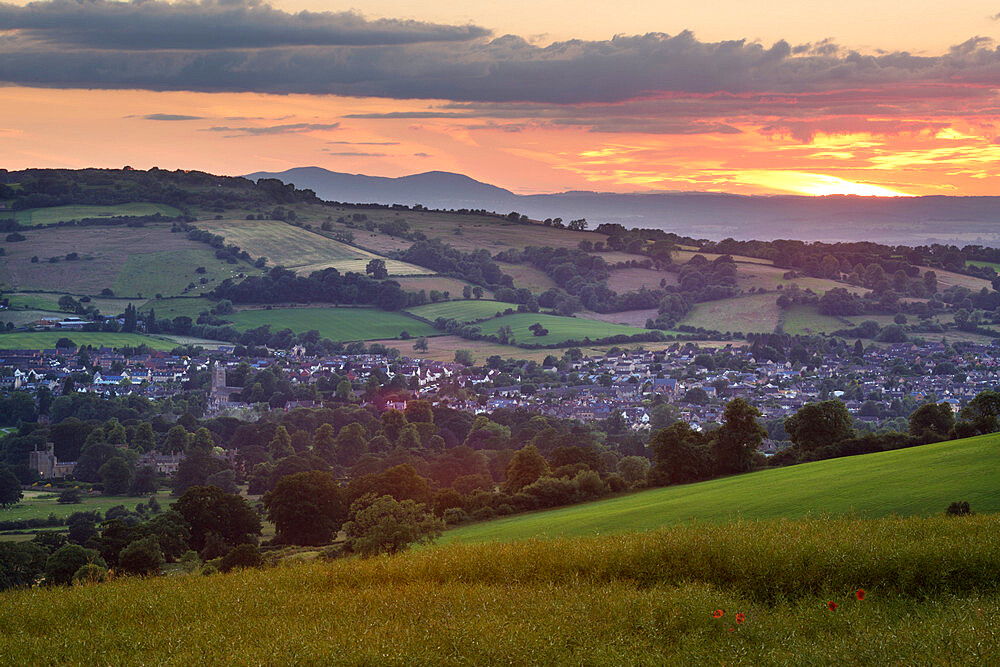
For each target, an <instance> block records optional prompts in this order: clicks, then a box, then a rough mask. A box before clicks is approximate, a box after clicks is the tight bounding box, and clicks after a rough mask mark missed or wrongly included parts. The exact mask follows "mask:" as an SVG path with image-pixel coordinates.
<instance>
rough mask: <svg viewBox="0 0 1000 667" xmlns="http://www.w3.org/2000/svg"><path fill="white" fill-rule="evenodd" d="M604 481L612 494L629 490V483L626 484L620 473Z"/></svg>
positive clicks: (609, 476)
mask: <svg viewBox="0 0 1000 667" xmlns="http://www.w3.org/2000/svg"><path fill="white" fill-rule="evenodd" d="M604 481H605V483H606V484H607V485H608V490H609V491H611V493H621V492H622V491H624V490H625V489H627V488H628V482H626V481H625V479H624V478H623V477H622V476H621V475H619V474H618V473H614V474H612V475H608V478H607V479H606V480H604Z"/></svg>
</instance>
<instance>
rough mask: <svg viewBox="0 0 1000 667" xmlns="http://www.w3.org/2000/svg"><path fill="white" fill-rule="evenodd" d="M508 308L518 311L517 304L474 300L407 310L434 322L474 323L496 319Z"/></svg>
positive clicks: (442, 302) (445, 302)
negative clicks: (489, 318)
mask: <svg viewBox="0 0 1000 667" xmlns="http://www.w3.org/2000/svg"><path fill="white" fill-rule="evenodd" d="M508 308H513V309H514V310H517V304H513V303H506V302H503V301H485V300H483V301H479V300H475V299H473V300H466V301H441V302H439V303H429V304H427V305H424V306H417V307H415V308H409V309H407V310H408V312H410V313H413V314H414V315H416V316H417V317H423V318H424V319H428V320H430V321H432V322H433V321H434V320H436V319H437V318H439V317H444V318H446V319H453V320H458V321H459V322H472V321H474V320H481V319H485V318H487V317H494V316H495V315H496V314H497V313H502V312H503V311H505V310H507V309H508Z"/></svg>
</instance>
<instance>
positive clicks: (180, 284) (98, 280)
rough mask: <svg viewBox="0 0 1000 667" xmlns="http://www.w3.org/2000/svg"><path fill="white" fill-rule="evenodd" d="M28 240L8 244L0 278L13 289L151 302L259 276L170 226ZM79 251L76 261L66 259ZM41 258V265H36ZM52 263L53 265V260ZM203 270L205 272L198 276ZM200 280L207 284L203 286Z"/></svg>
mask: <svg viewBox="0 0 1000 667" xmlns="http://www.w3.org/2000/svg"><path fill="white" fill-rule="evenodd" d="M24 235H25V236H26V237H27V240H25V241H21V242H19V243H10V244H7V246H6V248H7V256H6V257H5V259H4V262H3V265H2V271H0V278H2V279H3V280H4V282H6V283H7V284H8V285H9V286H10V287H11V288H13V289H14V290H21V291H26V290H43V291H50V292H53V293H55V294H54V295H52V296H51V297H46V298H52V299H58V295H59V294H60V293H62V292H63V291H65V290H70V291H72V293H73V294H87V295H91V296H94V295H97V294H99V293H100V292H101V291H102V290H103V289H105V288H107V289H111V290H112V291H113V292H114V294H115V296H118V297H122V296H127V297H135V298H142V297H144V298H146V299H149V298H152V297H153V295H154V294H156V293H161V294H163V295H164V296H177V295H180V294H182V293H184V292H185V291H186V290H187V289H188V285H189V284H191V283H194V287H193V288H192V289H191V290H189V293H195V294H197V293H199V292H204V291H208V290H210V289H212V288H213V287H214V286H215V285H216V284H217V283H218V281H220V280H222V279H223V278H227V277H234V276H236V275H237V274H239V273H252V272H257V271H258V269H254V268H253V267H251V266H250V265H249V264H246V263H240V264H235V265H232V264H226V263H225V262H223V261H221V260H218V259H216V257H215V252H214V251H213V250H212V249H211V248H210V247H208V246H207V245H205V244H203V243H197V242H195V241H191V240H188V239H187V238H185V237H184V235H183V234H176V233H171V231H170V227H169V226H167V225H147V226H145V227H134V228H133V227H50V228H46V229H39V230H35V231H26V232H25V233H24ZM71 253H77V257H78V258H77V259H70V260H67V259H66V256H67V255H70V254H71ZM33 258H37V261H32V260H33ZM52 260H54V261H52ZM199 266H203V267H205V269H206V273H205V274H196V273H195V269H196V268H198V267H199ZM201 278H206V279H207V284H205V285H201V284H200V280H201Z"/></svg>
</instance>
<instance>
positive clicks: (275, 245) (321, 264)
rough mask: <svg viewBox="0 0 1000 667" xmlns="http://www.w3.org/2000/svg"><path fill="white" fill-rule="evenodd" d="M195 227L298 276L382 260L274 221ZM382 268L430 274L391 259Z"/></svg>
mask: <svg viewBox="0 0 1000 667" xmlns="http://www.w3.org/2000/svg"><path fill="white" fill-rule="evenodd" d="M198 226H199V227H201V228H202V229H205V230H207V231H209V232H212V233H213V234H219V235H220V236H222V237H223V238H225V239H226V242H227V243H235V244H236V245H238V246H239V247H240V248H242V249H243V250H245V251H247V252H248V253H250V254H251V255H252V256H253V257H267V260H268V263H269V264H270V265H271V266H275V265H280V266H284V267H285V268H287V269H291V270H293V271H295V272H296V273H300V274H302V275H309V274H310V273H312V272H313V271H320V270H322V269H326V268H331V267H332V268H335V269H337V270H338V271H340V272H341V273H346V272H348V271H353V272H355V273H364V272H365V267H366V266H367V265H368V262H370V261H371V260H372V259H385V258H384V257H381V256H380V255H376V254H375V253H372V252H368V251H367V250H361V249H360V248H355V247H354V246H350V245H347V244H346V243H341V242H339V241H334V240H333V239H330V238H327V237H325V236H322V235H320V234H315V233H313V232H311V231H309V230H306V229H302V228H301V227H295V226H294V225H290V224H288V223H285V222H281V221H278V220H206V221H203V222H199V223H198ZM385 266H386V269H388V271H389V274H390V275H400V276H407V275H420V274H431V273H433V271H431V270H430V269H425V268H422V267H419V266H416V265H414V264H407V263H406V262H400V261H397V260H394V259H386V260H385Z"/></svg>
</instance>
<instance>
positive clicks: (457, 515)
mask: <svg viewBox="0 0 1000 667" xmlns="http://www.w3.org/2000/svg"><path fill="white" fill-rule="evenodd" d="M443 518H444V522H445V523H446V524H448V525H449V526H454V525H455V524H459V523H464V522H465V521H468V520H469V515H468V513H466V511H465V510H463V509H462V508H461V507H449V508H448V509H446V510H445V511H444V514H443Z"/></svg>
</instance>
